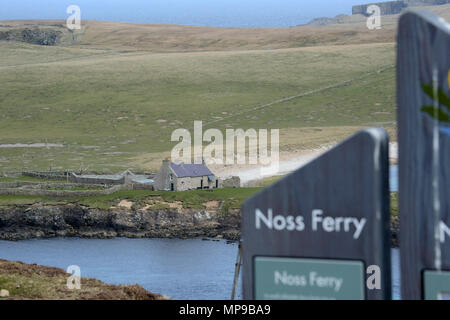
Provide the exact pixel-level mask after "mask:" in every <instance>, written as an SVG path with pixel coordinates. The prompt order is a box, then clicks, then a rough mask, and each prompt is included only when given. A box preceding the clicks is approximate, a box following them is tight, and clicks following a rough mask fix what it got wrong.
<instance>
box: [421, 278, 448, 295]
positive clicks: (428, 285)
mask: <svg viewBox="0 0 450 320" xmlns="http://www.w3.org/2000/svg"><path fill="white" fill-rule="evenodd" d="M423 287H424V297H425V300H450V272H443V271H425V272H424V273H423Z"/></svg>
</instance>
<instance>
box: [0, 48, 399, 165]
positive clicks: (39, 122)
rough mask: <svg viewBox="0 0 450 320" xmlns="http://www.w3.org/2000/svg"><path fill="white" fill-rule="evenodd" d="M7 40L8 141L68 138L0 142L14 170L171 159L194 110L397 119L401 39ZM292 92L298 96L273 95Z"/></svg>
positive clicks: (291, 119)
mask: <svg viewBox="0 0 450 320" xmlns="http://www.w3.org/2000/svg"><path fill="white" fill-rule="evenodd" d="M0 51H1V52H2V57H7V60H9V61H8V62H7V64H6V65H3V66H2V67H0V68H1V69H2V70H3V71H4V72H2V73H0V83H1V91H2V94H1V95H0V109H1V110H2V114H1V116H0V137H1V138H0V141H1V143H35V142H48V143H62V144H64V147H63V148H51V149H45V148H44V149H42V148H27V149H23V148H1V150H0V152H1V155H0V160H1V161H2V162H1V164H2V169H3V170H4V171H11V170H21V169H22V168H25V169H39V168H40V169H48V168H50V167H52V168H58V167H59V168H80V167H86V168H87V167H88V168H89V169H97V170H117V169H121V168H126V167H130V163H133V159H135V158H136V157H139V156H140V155H142V154H143V153H145V154H148V153H152V154H156V155H155V158H159V159H161V155H160V153H161V152H164V151H168V150H170V149H171V146H172V145H173V144H172V143H170V135H171V132H172V131H173V130H174V129H176V128H188V129H190V128H191V127H192V126H193V121H194V120H203V121H204V122H205V124H208V123H209V124H210V125H209V126H210V127H217V128H219V129H223V128H225V127H233V128H238V127H243V128H251V127H254V128H269V129H270V128H303V127H317V126H361V125H363V126H364V125H369V124H370V123H374V122H380V123H389V124H391V123H392V122H393V120H394V103H395V97H394V83H395V81H394V68H393V67H392V66H393V64H394V46H393V44H366V45H346V46H336V47H332V46H327V47H314V48H299V49H286V50H273V51H243V52H219V53H218V52H211V53H185V54H178V53H174V54H153V53H110V52H96V53H91V52H86V51H84V50H81V51H77V50H75V49H73V48H61V47H42V46H35V45H28V44H19V43H5V42H4V43H0ZM43 51H45V53H44V52H43ZM27 57H31V58H27ZM24 61H26V63H24ZM4 63H6V62H4ZM10 65H11V66H14V67H9V66H10ZM379 70H383V71H381V72H377V71H379ZM327 87H330V88H329V89H326V88H327ZM320 88H324V89H323V90H319V91H315V92H313V93H310V91H314V90H317V89H320ZM308 93H309V94H308ZM303 94H306V95H305V96H301V95H303ZM299 95H300V96H299ZM295 96H299V97H297V98H295ZM285 97H293V98H292V99H291V100H288V101H285V102H281V103H274V104H272V105H269V106H266V107H263V106H264V105H266V104H270V103H272V102H274V101H277V100H279V99H283V98H285ZM281 144H283V141H281ZM149 160H150V159H149ZM131 166H132V165H131ZM141 166H145V163H143V164H141Z"/></svg>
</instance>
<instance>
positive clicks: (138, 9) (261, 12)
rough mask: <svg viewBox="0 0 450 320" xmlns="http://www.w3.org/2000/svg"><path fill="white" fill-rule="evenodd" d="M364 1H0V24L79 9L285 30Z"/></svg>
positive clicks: (101, 16)
mask: <svg viewBox="0 0 450 320" xmlns="http://www.w3.org/2000/svg"><path fill="white" fill-rule="evenodd" d="M370 2H374V1H373V0H372V1H367V0H69V1H67V0H0V20H11V19H66V18H67V16H68V14H67V13H66V8H67V7H68V6H69V5H72V4H75V5H78V6H79V7H80V8H81V17H82V19H88V20H103V21H124V22H146V23H174V24H186V25H216V26H229V27H232V26H235V27H245V26H249V27H252V26H289V25H297V24H302V23H306V22H308V21H310V20H311V19H314V18H317V17H323V16H328V17H333V16H335V15H338V14H341V13H345V14H351V7H352V5H355V4H361V3H370Z"/></svg>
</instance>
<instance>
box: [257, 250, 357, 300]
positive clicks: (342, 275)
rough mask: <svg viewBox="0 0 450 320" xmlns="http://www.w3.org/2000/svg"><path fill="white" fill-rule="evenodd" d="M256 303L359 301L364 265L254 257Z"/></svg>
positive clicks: (352, 262)
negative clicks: (266, 301) (268, 301)
mask: <svg viewBox="0 0 450 320" xmlns="http://www.w3.org/2000/svg"><path fill="white" fill-rule="evenodd" d="M254 268H255V272H254V277H255V280H254V283H255V299H257V300H280V299H281V300H363V299H364V291H365V290H364V264H363V263H362V262H361V261H340V260H320V259H300V258H276V257H256V258H255V261H254Z"/></svg>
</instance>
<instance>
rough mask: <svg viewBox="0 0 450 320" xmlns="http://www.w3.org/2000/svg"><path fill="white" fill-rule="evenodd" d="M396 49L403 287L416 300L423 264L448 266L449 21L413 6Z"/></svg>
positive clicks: (407, 297) (404, 295)
mask: <svg viewBox="0 0 450 320" xmlns="http://www.w3.org/2000/svg"><path fill="white" fill-rule="evenodd" d="M397 48H398V49H397V50H398V52H397V101H398V103H397V105H398V108H397V119H398V148H399V149H398V151H399V163H398V165H399V172H398V173H399V195H398V197H399V198H398V201H399V217H400V230H401V232H400V247H401V250H400V258H401V269H402V272H401V275H402V276H401V288H402V299H405V300H418V299H423V298H425V297H424V296H423V294H424V292H425V288H424V287H423V284H424V282H423V281H422V280H423V274H424V271H425V270H434V271H438V270H447V271H449V270H450V197H449V194H450V166H449V163H450V79H449V74H450V24H449V23H447V22H445V20H444V19H442V18H440V17H437V16H435V15H434V14H432V13H429V12H427V11H418V12H415V11H409V12H407V13H405V14H403V15H402V16H401V18H400V21H399V28H398V45H397Z"/></svg>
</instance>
